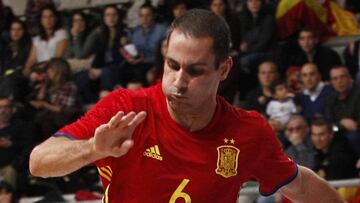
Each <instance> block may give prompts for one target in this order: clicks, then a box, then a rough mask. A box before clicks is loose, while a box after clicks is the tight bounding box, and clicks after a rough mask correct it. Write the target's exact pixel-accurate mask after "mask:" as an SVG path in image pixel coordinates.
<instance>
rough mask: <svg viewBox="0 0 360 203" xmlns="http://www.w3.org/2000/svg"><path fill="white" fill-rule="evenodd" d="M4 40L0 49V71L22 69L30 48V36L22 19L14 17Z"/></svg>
mask: <svg viewBox="0 0 360 203" xmlns="http://www.w3.org/2000/svg"><path fill="white" fill-rule="evenodd" d="M5 42H6V43H5V48H4V50H2V51H3V54H2V56H3V58H2V60H1V62H2V64H1V73H2V74H5V73H8V74H10V73H11V72H14V71H18V70H22V68H23V66H24V65H25V63H26V60H27V58H28V55H29V53H30V48H31V38H30V36H29V35H28V33H27V31H26V28H25V24H24V22H23V21H21V20H18V19H16V20H14V21H12V22H11V25H10V36H9V38H8V39H7V40H5Z"/></svg>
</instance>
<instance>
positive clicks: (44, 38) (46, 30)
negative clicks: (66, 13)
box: [23, 6, 68, 76]
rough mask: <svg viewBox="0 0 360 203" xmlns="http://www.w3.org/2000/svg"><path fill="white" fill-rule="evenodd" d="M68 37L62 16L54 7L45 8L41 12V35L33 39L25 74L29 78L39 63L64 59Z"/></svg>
mask: <svg viewBox="0 0 360 203" xmlns="http://www.w3.org/2000/svg"><path fill="white" fill-rule="evenodd" d="M67 38H68V36H67V33H66V31H65V30H64V29H62V28H61V19H60V14H59V13H58V11H57V10H56V9H55V7H52V6H45V7H43V9H42V10H41V22H40V29H39V35H38V36H36V37H34V38H33V46H32V48H31V52H30V55H29V58H28V60H27V62H26V65H25V69H24V70H23V74H24V75H25V76H28V75H29V74H30V68H31V67H32V66H33V65H34V64H35V63H39V62H44V61H48V60H50V59H51V58H54V57H55V58H62V57H63V56H64V54H65V50H66V46H67V42H68V40H67Z"/></svg>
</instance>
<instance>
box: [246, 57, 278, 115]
mask: <svg viewBox="0 0 360 203" xmlns="http://www.w3.org/2000/svg"><path fill="white" fill-rule="evenodd" d="M257 76H258V80H259V86H258V87H257V88H256V89H254V90H252V91H250V92H249V93H248V95H247V96H246V99H245V104H244V108H245V109H248V110H256V111H258V112H259V113H261V114H263V115H265V109H266V105H267V104H268V102H269V101H270V99H271V96H272V95H271V89H270V87H271V84H272V83H273V82H274V81H275V80H277V79H278V77H279V73H278V70H277V66H276V64H275V63H273V62H271V61H265V62H263V63H262V64H260V66H259V70H258V74H257Z"/></svg>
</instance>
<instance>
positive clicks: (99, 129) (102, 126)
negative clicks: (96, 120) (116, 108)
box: [95, 124, 109, 135]
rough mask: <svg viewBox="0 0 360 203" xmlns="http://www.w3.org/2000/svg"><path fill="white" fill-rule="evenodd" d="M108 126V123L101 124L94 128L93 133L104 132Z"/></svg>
mask: <svg viewBox="0 0 360 203" xmlns="http://www.w3.org/2000/svg"><path fill="white" fill-rule="evenodd" d="M108 128H109V124H102V125H100V126H99V127H97V128H96V130H95V135H96V134H98V133H102V132H104V131H105V130H106V129H108Z"/></svg>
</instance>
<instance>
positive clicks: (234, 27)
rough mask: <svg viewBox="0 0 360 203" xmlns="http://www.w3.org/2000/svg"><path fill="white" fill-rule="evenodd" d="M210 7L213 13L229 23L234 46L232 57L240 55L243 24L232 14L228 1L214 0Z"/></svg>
mask: <svg viewBox="0 0 360 203" xmlns="http://www.w3.org/2000/svg"><path fill="white" fill-rule="evenodd" d="M209 7H210V10H211V11H212V12H213V13H215V14H216V15H218V16H221V17H223V18H224V19H225V21H226V22H227V23H228V25H229V28H230V32H231V46H232V51H231V53H230V55H232V56H236V55H238V54H239V48H240V47H239V46H240V41H241V30H240V29H241V24H240V20H239V18H238V16H236V15H234V14H232V13H231V8H230V5H229V2H228V0H212V1H211V2H210V6H209Z"/></svg>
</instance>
